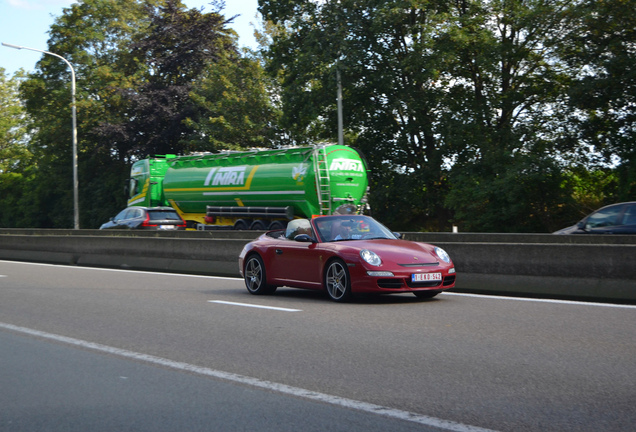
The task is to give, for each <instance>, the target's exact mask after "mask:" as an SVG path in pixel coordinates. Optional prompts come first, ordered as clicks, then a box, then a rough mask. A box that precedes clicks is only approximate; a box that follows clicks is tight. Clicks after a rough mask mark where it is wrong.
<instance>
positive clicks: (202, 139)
mask: <svg viewBox="0 0 636 432" xmlns="http://www.w3.org/2000/svg"><path fill="white" fill-rule="evenodd" d="M271 88H272V84H271V82H270V80H269V79H268V78H267V76H266V75H265V73H264V71H263V68H262V67H261V65H260V63H259V61H258V60H257V59H254V58H252V57H249V56H244V57H238V55H237V54H236V53H234V52H232V51H227V52H226V53H225V54H224V55H223V56H222V58H221V59H219V60H218V61H216V62H215V63H214V64H213V65H210V66H209V67H208V68H207V69H206V70H205V71H204V72H203V74H202V75H201V77H200V79H199V80H198V82H197V83H195V85H194V87H193V89H192V92H191V98H192V101H193V102H194V104H195V106H196V110H195V112H194V114H193V116H192V117H191V118H188V119H187V123H186V125H187V126H188V127H189V128H190V129H191V131H192V132H191V133H190V134H189V135H188V137H189V140H188V150H189V151H216V150H223V149H241V148H250V147H272V146H275V145H281V144H283V143H284V142H282V140H281V138H280V136H281V135H280V131H279V127H278V124H277V123H278V117H279V116H280V114H279V111H278V110H277V109H276V108H275V106H274V105H273V104H272V98H271V96H272V94H271Z"/></svg>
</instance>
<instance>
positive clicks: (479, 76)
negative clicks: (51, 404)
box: [259, 0, 634, 231]
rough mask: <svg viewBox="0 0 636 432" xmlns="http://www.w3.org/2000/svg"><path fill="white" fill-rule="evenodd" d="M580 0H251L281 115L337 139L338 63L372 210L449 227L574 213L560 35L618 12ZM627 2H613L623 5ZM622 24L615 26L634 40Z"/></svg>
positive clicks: (555, 218)
mask: <svg viewBox="0 0 636 432" xmlns="http://www.w3.org/2000/svg"><path fill="white" fill-rule="evenodd" d="M585 3H586V2H581V1H576V0H536V1H521V0H513V1H510V0H459V1H452V2H448V1H441V0H440V1H436V0H429V1H421V0H394V1H384V0H340V1H337V2H314V1H310V0H289V1H285V2H281V1H274V0H261V1H260V2H259V4H260V10H261V12H262V13H263V14H264V16H265V18H267V19H269V20H270V21H272V22H273V23H274V24H276V25H277V26H278V28H279V31H278V33H277V34H275V35H274V38H273V42H272V45H271V48H270V51H269V57H268V59H269V71H270V72H271V73H272V74H276V75H277V76H279V77H280V80H281V86H282V96H281V98H282V100H283V102H284V115H283V121H284V122H285V123H284V125H285V126H286V127H287V128H290V129H291V130H293V131H295V132H296V133H298V134H300V135H303V134H304V135H307V134H310V135H312V134H313V135H316V136H321V137H323V138H330V139H334V138H335V130H336V128H335V118H336V116H335V114H336V113H335V106H336V105H335V94H336V91H335V86H336V79H335V75H336V73H335V70H336V69H339V70H340V71H341V74H342V84H343V91H344V106H345V110H344V118H345V125H346V128H347V129H348V130H349V131H350V134H349V136H353V137H354V139H353V144H354V145H357V146H359V147H360V148H362V149H363V150H364V151H365V153H366V155H367V157H368V159H369V161H370V164H371V169H372V176H373V177H372V186H373V194H372V205H373V207H374V208H375V210H376V212H377V213H378V214H379V216H380V217H381V218H382V219H383V220H385V221H387V222H389V223H391V224H392V226H396V227H400V228H401V229H405V228H409V229H448V228H449V226H448V225H449V223H450V220H451V217H452V218H453V220H452V222H454V223H456V224H459V225H460V228H461V229H464V230H476V231H544V230H552V229H556V228H558V227H559V225H560V224H561V223H563V220H566V219H568V218H570V215H571V212H570V211H569V209H570V206H571V204H572V188H573V187H574V185H572V183H571V181H569V180H571V179H572V177H571V176H567V173H568V170H569V169H572V168H571V167H572V166H573V165H572V164H574V163H576V159H575V158H574V156H575V155H577V154H581V149H582V148H583V147H582V146H581V144H582V143H581V141H580V139H581V135H580V134H582V133H583V129H581V126H582V125H581V123H580V109H577V106H576V104H573V99H572V92H573V90H575V89H576V86H575V84H577V80H576V76H575V70H574V68H573V66H572V65H571V64H568V63H567V62H566V61H565V58H564V56H563V46H564V43H565V41H564V40H563V35H566V34H569V35H575V34H578V33H579V32H581V34H594V32H591V31H590V29H591V28H592V27H591V23H590V22H586V21H585V20H586V19H589V17H591V16H598V17H599V19H598V20H594V21H595V23H596V24H598V26H599V29H598V30H599V32H598V37H599V39H601V38H602V37H607V36H608V35H611V34H613V33H615V32H616V29H618V28H622V25H624V24H626V23H627V21H628V20H626V19H625V18H623V21H621V23H618V22H617V23H616V26H615V27H614V26H613V25H610V26H606V25H602V23H601V21H600V19H601V17H604V15H600V14H599V15H595V14H594V13H596V12H598V11H602V10H604V8H605V7H606V4H604V5H597V4H596V2H593V1H590V2H587V3H588V4H589V9H588V10H586V11H585V12H581V11H580V9H579V8H580V6H581V5H582V4H585ZM610 3H611V2H610ZM618 3H623V4H622V5H620V6H619V5H618ZM625 3H626V2H621V1H619V0H616V1H615V2H614V5H615V6H617V8H618V9H620V10H623V11H624V12H626V13H627V14H628V15H631V16H633V14H634V12H633V10H634V9H633V8H629V7H626V6H627V5H626V4H625ZM593 12H594V13H593ZM626 27H627V28H628V29H630V30H627V31H622V32H618V33H617V34H616V36H620V37H628V40H629V42H628V44H630V43H631V44H632V45H630V46H633V37H632V36H631V32H632V31H633V28H634V26H631V27H630V26H629V25H628V26H626ZM601 35H602V37H601ZM613 38H614V37H612V39H613ZM603 40H604V39H603ZM584 46H586V45H585V44H584V43H583V44H581V45H580V46H579V48H580V50H582V49H583V47H584ZM623 48H625V47H624V46H623ZM586 49H589V48H586ZM626 51H628V52H630V51H631V52H633V49H631V50H626ZM577 52H579V51H577ZM571 57H572V59H574V58H577V56H576V55H572V56H571ZM608 57H612V56H609V55H608ZM622 57H623V59H624V58H625V56H624V55H623V56H622ZM578 58H579V59H581V58H580V57H578ZM612 58H614V57H612ZM581 60H582V59H581ZM588 60H590V62H591V61H592V57H588ZM587 64H588V63H587V62H586V61H584V60H583V61H581V62H579V63H578V66H579V67H584V66H586V65H587ZM615 67H616V69H617V70H618V71H624V70H625V69H629V68H625V64H624V66H623V68H621V67H618V65H617V64H616V65H615ZM615 97H616V95H614V96H612V97H610V98H608V101H613V100H614V99H615ZM624 106H626V105H624ZM632 109H633V107H632ZM623 114H625V113H623ZM627 118H628V117H627V116H625V119H627ZM588 120H593V118H591V117H590V118H589V119H588ZM615 120H616V119H612V120H610V123H611V124H612V125H613V126H617V125H618V123H617V122H616V121H615ZM586 123H587V124H590V125H591V123H589V122H586ZM627 123H628V122H627V121H626V122H625V124H627ZM632 123H633V122H632ZM592 129H594V130H595V131H596V132H599V131H600V130H602V129H597V128H596V127H594V126H592ZM605 129H607V128H605ZM625 129H626V126H624V127H623V131H624V130H625ZM575 131H576V133H575ZM612 135H613V136H614V137H615V138H616V134H614V133H612ZM625 142H627V141H625ZM630 149H633V145H632V146H631V147H630ZM623 154H625V152H623ZM398 209H399V211H397V210H398ZM451 215H454V216H451Z"/></svg>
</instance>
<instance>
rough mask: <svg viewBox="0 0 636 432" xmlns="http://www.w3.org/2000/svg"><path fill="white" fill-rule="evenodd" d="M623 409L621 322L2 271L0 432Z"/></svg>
mask: <svg viewBox="0 0 636 432" xmlns="http://www.w3.org/2000/svg"><path fill="white" fill-rule="evenodd" d="M458 278H459V280H460V281H461V275H459V276H458ZM254 306H260V307H254ZM635 405H636V307H634V306H621V305H597V304H585V303H575V302H556V301H536V300H523V299H507V298H498V297H487V296H469V295H458V294H442V295H440V296H438V297H436V298H435V299H433V300H430V301H420V300H418V299H416V298H415V297H414V296H411V295H396V296H385V297H366V298H362V299H358V300H357V301H356V302H354V303H351V304H335V303H332V302H330V301H329V300H328V299H327V297H326V296H325V295H323V294H320V293H314V292H310V291H302V290H292V289H279V290H278V291H277V292H276V294H275V295H274V296H268V297H256V296H251V295H249V294H248V293H247V291H246V290H245V288H244V285H243V282H242V281H241V280H237V279H228V278H211V277H197V276H186V275H169V274H156V273H143V272H126V271H113V270H106V269H89V268H81V267H64V266H48V265H36V264H28V263H14V262H7V261H0V431H3V432H4V431H22V430H28V431H34V430H47V431H48V430H50V431H72V430H78V431H79V430H92V431H99V430H118V431H123V430H135V431H140V430H148V431H150V430H152V431H160V430H172V431H182V430H191V431H196V430H212V431H216V430H227V431H234V430H237V431H238V430H271V431H278V430H280V431H283V430H290V431H292V430H303V431H311V430H317V431H318V430H322V431H326V430H329V431H376V430H377V431H411V430H418V431H429V430H430V431H438V430H455V431H460V432H464V431H479V430H482V429H481V428H483V429H491V430H498V431H633V430H634V425H635V424H636V408H634V407H635Z"/></svg>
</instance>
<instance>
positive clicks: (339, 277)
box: [325, 260, 351, 302]
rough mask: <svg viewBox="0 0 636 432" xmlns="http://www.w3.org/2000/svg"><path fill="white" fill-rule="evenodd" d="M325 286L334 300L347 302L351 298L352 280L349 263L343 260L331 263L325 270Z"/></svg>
mask: <svg viewBox="0 0 636 432" xmlns="http://www.w3.org/2000/svg"><path fill="white" fill-rule="evenodd" d="M325 288H326V289H327V294H329V297H331V299H332V300H333V301H337V302H346V301H348V300H350V299H351V281H350V280H349V270H348V269H347V265H346V264H345V263H344V262H343V261H341V260H335V261H332V262H330V263H329V265H328V266H327V269H326V270H325Z"/></svg>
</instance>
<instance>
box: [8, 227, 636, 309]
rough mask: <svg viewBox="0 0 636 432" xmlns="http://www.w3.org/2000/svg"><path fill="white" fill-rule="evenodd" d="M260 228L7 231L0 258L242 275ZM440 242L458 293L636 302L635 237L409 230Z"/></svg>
mask: <svg viewBox="0 0 636 432" xmlns="http://www.w3.org/2000/svg"><path fill="white" fill-rule="evenodd" d="M258 234H259V233H258V232H254V231H243V232H214V231H206V232H199V231H197V232H189V231H188V232H180V233H176V232H156V231H154V232H150V231H149V232H143V233H142V232H138V231H136V232H130V231H128V232H124V231H117V232H105V231H98V230H6V229H5V230H0V259H8V260H21V261H32V262H47V263H60V264H71V265H82V266H97V267H113V268H124V269H138V270H149V271H167V272H183V273H194V274H208V275H219V276H237V277H238V276H239V273H238V267H237V257H238V255H239V253H240V251H241V249H242V247H243V245H244V244H245V243H247V242H248V241H249V240H251V239H253V238H255V237H256V236H257V235H258ZM404 238H405V239H408V240H414V241H423V242H427V243H433V244H436V245H438V246H440V247H442V248H444V249H446V250H447V251H448V253H449V254H450V255H451V257H452V258H453V261H454V262H455V266H456V268H457V274H458V276H457V288H456V290H457V291H465V292H481V293H492V294H498V293H501V294H516V295H523V296H541V297H551V298H570V299H582V300H603V301H618V302H636V263H635V259H636V236H556V235H546V234H512V235H511V234H470V233H468V234H451V233H405V234H404Z"/></svg>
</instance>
